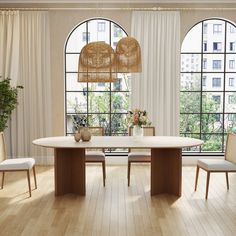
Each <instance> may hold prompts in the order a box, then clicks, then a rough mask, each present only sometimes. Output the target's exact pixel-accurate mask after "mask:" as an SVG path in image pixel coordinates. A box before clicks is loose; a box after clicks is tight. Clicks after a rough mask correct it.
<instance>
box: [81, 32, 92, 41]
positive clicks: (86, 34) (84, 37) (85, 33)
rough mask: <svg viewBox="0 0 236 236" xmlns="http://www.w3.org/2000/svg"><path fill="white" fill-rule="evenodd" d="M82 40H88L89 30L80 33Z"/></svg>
mask: <svg viewBox="0 0 236 236" xmlns="http://www.w3.org/2000/svg"><path fill="white" fill-rule="evenodd" d="M82 38H83V39H82V40H83V42H89V41H90V32H83V34H82Z"/></svg>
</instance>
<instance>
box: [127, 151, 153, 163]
mask: <svg viewBox="0 0 236 236" xmlns="http://www.w3.org/2000/svg"><path fill="white" fill-rule="evenodd" d="M128 161H129V162H151V153H150V152H130V153H129V154H128Z"/></svg>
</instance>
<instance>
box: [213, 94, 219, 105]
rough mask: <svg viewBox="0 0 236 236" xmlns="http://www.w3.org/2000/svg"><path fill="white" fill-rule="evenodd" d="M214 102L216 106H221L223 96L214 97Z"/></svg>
mask: <svg viewBox="0 0 236 236" xmlns="http://www.w3.org/2000/svg"><path fill="white" fill-rule="evenodd" d="M212 100H213V101H214V102H215V103H216V104H220V101H221V96H220V95H213V96H212Z"/></svg>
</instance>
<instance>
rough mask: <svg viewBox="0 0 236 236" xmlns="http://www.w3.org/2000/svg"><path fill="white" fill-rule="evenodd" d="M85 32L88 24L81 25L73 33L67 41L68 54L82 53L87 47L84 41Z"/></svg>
mask: <svg viewBox="0 0 236 236" xmlns="http://www.w3.org/2000/svg"><path fill="white" fill-rule="evenodd" d="M84 32H86V23H83V24H81V25H80V26H79V27H77V28H76V29H75V30H74V31H73V32H72V33H71V35H70V36H69V39H68V41H67V45H66V52H77V53H79V52H80V51H81V49H82V48H83V47H84V46H85V45H86V41H84V40H83V35H84ZM78 42H80V43H78Z"/></svg>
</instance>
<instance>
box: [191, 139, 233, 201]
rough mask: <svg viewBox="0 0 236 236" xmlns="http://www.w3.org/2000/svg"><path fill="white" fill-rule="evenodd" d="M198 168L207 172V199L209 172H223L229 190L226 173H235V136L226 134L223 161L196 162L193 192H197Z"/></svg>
mask: <svg viewBox="0 0 236 236" xmlns="http://www.w3.org/2000/svg"><path fill="white" fill-rule="evenodd" d="M199 168H201V169H203V170H205V171H206V172H207V180H206V195H205V198H206V199H207V197H208V189H209V182H210V174H211V172H225V175H226V184H227V189H229V178H228V172H236V135H235V134H228V136H227V141H226V150H225V159H224V160H222V159H199V160H198V162H197V169H196V178H195V191H196V190H197V182H198V174H199Z"/></svg>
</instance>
